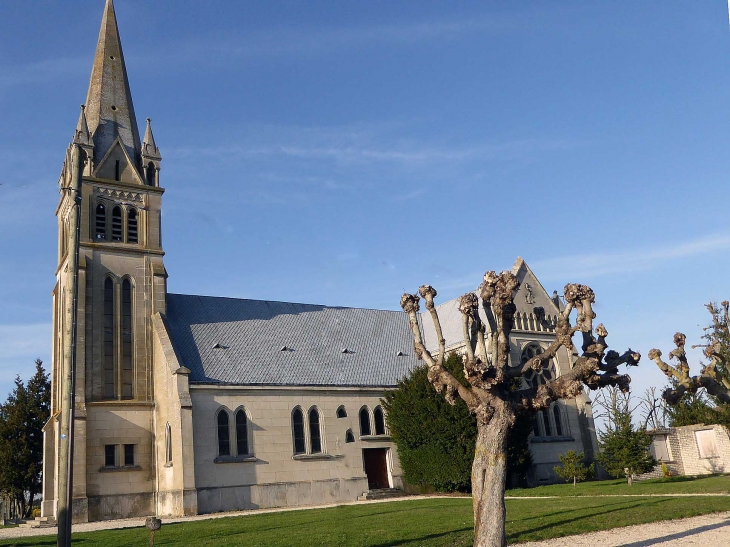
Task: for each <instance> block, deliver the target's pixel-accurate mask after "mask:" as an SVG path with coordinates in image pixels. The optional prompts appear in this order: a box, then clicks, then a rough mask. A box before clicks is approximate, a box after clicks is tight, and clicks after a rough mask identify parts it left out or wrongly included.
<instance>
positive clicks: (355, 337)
mask: <svg viewBox="0 0 730 547" xmlns="http://www.w3.org/2000/svg"><path fill="white" fill-rule="evenodd" d="M165 319H166V323H167V325H168V329H169V331H170V337H171V339H172V343H173V345H174V347H175V351H176V352H177V354H178V357H179V359H180V361H181V363H180V364H181V365H183V366H186V367H187V368H189V369H190V371H191V374H190V381H191V382H195V383H213V384H232V385H282V386H377V387H390V386H395V385H396V383H397V382H398V380H399V379H401V378H403V377H404V376H406V375H407V374H408V373H409V372H410V371H411V370H412V369H413V368H414V367H416V366H418V360H417V359H416V357H415V356H414V354H413V338H412V336H411V333H410V328H409V325H408V317H407V316H406V314H405V313H403V312H395V311H385V310H369V309H360V308H343V307H330V306H319V305H312V304H294V303H290V302H271V301H266V300H247V299H237V298H219V297H212V296H195V295H184V294H169V293H168V295H167V315H166V318H165ZM216 345H218V346H219V347H215V346H216ZM283 347H287V348H289V349H290V350H291V351H287V350H284V351H282V348H283ZM345 348H346V349H347V350H349V352H350V353H343V352H342V350H343V349H345ZM398 352H402V353H403V354H404V355H403V356H398Z"/></svg>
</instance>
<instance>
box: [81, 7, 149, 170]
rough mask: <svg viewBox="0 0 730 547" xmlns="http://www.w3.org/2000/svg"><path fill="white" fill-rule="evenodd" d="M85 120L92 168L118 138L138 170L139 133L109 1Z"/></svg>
mask: <svg viewBox="0 0 730 547" xmlns="http://www.w3.org/2000/svg"><path fill="white" fill-rule="evenodd" d="M86 120H87V122H88V129H89V130H90V131H91V134H92V135H93V139H94V164H98V162H99V161H100V160H101V159H102V158H103V157H104V156H105V154H106V153H107V152H109V149H110V148H111V147H112V145H113V144H114V141H115V140H116V139H117V137H118V138H119V139H120V141H121V143H122V145H123V146H124V147H125V149H126V152H127V154H128V155H129V157H130V158H131V160H132V161H133V162H134V164H135V165H134V167H135V168H137V169H138V168H139V164H140V151H141V150H140V149H141V146H140V143H139V130H138V129H137V119H136V118H135V115H134V106H133V105H132V94H131V92H130V90H129V80H128V79H127V68H126V66H125V64H124V55H123V53H122V43H121V41H120V39H119V29H118V28H117V17H116V14H115V13H114V2H113V1H112V0H106V6H105V7H104V15H103V17H102V20H101V30H100V31H99V41H98V43H97V45H96V54H95V56H94V66H93V68H92V70H91V81H90V82H89V92H88V94H87V96H86Z"/></svg>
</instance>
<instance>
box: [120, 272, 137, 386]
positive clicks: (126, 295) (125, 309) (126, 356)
mask: <svg viewBox="0 0 730 547" xmlns="http://www.w3.org/2000/svg"><path fill="white" fill-rule="evenodd" d="M133 379H134V363H133V360H132V282H131V281H129V279H125V280H124V281H122V399H131V398H132V397H133V396H134V393H133V390H132V385H133V383H134V382H133Z"/></svg>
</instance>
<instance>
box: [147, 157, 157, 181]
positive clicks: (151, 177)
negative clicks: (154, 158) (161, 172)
mask: <svg viewBox="0 0 730 547" xmlns="http://www.w3.org/2000/svg"><path fill="white" fill-rule="evenodd" d="M155 171H156V169H155V164H154V163H152V162H149V163H148V164H147V173H146V175H147V184H148V185H150V186H154V185H155Z"/></svg>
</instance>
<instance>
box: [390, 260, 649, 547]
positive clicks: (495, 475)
mask: <svg viewBox="0 0 730 547" xmlns="http://www.w3.org/2000/svg"><path fill="white" fill-rule="evenodd" d="M519 286H520V283H519V281H518V279H517V277H516V276H515V275H514V274H513V273H512V272H508V271H505V272H502V273H500V274H499V275H497V274H496V273H495V272H494V271H489V272H487V273H486V274H484V281H483V282H482V284H481V285H480V286H479V289H478V294H479V296H480V297H481V307H482V309H483V310H484V314H485V317H486V320H487V321H486V325H485V324H484V323H483V322H482V319H481V317H480V315H479V299H478V298H477V297H476V296H475V294H474V293H473V292H469V293H467V294H465V295H463V296H462V297H460V298H459V311H460V312H461V314H462V336H463V338H464V353H463V355H462V358H463V362H464V375H465V377H466V379H467V381H468V383H469V385H470V387H467V386H464V385H463V384H462V383H461V382H459V381H458V380H457V379H456V378H455V377H454V376H453V375H452V374H451V373H449V371H448V370H446V369H445V367H444V366H443V363H444V358H445V345H446V342H445V340H444V338H443V334H442V331H441V325H440V322H439V318H438V313H437V312H436V308H435V305H434V301H433V300H434V298H435V297H436V294H437V293H436V290H435V289H434V288H433V287H431V286H429V285H423V286H422V287H420V288H419V294H420V295H421V296H422V297H423V298H424V300H425V301H426V309H427V310H428V311H429V315H430V316H431V319H432V321H433V324H434V328H435V331H436V337H437V341H438V346H439V350H438V351H439V354H438V356H434V355H432V354H431V353H430V352H429V351H428V349H427V348H426V347H425V345H424V343H423V339H422V336H421V331H420V328H419V324H418V310H419V306H418V301H419V297H418V296H417V295H413V294H404V295H403V297H402V298H401V307H402V308H403V310H404V311H405V312H406V313H407V314H408V317H409V321H410V325H411V331H412V332H413V339H414V349H415V352H416V354H417V355H418V356H419V358H421V359H423V360H424V361H425V362H426V365H427V366H428V379H429V381H430V382H431V384H432V385H433V386H434V388H435V389H436V391H438V392H439V393H443V395H444V397H445V399H446V400H447V401H448V402H450V403H452V404H453V403H454V401H455V397H456V396H459V397H461V398H462V399H463V400H464V401H465V402H466V404H467V407H468V408H469V410H470V412H472V413H473V414H474V415H475V416H476V418H477V432H478V434H477V446H476V450H475V457H474V464H473V467H472V493H473V494H472V498H473V503H474V522H475V541H474V545H475V546H476V547H483V546H486V545H490V546H491V545H504V544H505V541H504V537H505V536H504V486H505V484H504V481H505V476H506V466H505V450H506V439H507V434H508V433H509V431H510V429H511V428H512V427H513V425H514V423H515V419H516V416H517V414H518V413H519V412H526V413H528V414H534V413H536V412H538V411H540V410H543V409H545V408H548V407H549V406H550V404H551V403H552V402H553V401H556V400H558V399H571V398H574V397H576V396H577V395H579V394H580V393H581V392H582V390H583V387H584V386H588V387H589V388H590V389H598V388H602V387H606V386H615V387H616V389H618V390H620V391H621V392H627V391H628V389H629V382H630V381H631V378H630V377H629V376H628V375H625V374H619V373H618V367H619V366H620V365H622V364H625V365H631V366H635V365H637V364H638V362H639V359H640V358H641V355H640V354H639V353H637V352H634V351H632V350H631V349H629V350H628V351H626V352H624V353H623V354H619V353H617V352H615V351H608V352H607V351H606V349H607V348H608V344H607V343H606V337H607V336H608V331H607V330H606V329H605V327H604V326H603V325H602V324H601V325H598V326H597V327H595V329H594V327H593V319H595V317H596V314H595V313H594V312H593V303H594V302H595V294H594V293H593V290H591V288H590V287H587V286H586V285H579V284H573V283H569V284H568V285H566V286H565V291H564V292H565V299H566V307H565V309H564V310H563V311H562V312H561V314H560V315H559V316H558V320H557V325H556V328H555V340H554V341H553V342H552V343H551V344H550V345H549V347H548V348H547V349H546V350H545V351H544V352H543V353H542V354H540V355H538V356H536V357H534V358H532V359H530V360H529V361H528V362H527V363H525V364H524V365H523V366H519V367H510V362H509V360H510V334H511V332H512V328H513V326H514V316H515V312H516V309H517V308H516V306H515V303H514V297H515V293H516V291H517V289H518V288H519ZM573 309H575V310H576V312H577V313H576V316H577V317H576V322H575V326H573V325H571V312H572V310H573ZM578 332H580V333H581V336H582V338H583V343H582V354H581V355H580V356H579V357H578V358H577V359H576V361H575V363H573V366H572V368H571V370H570V371H568V372H566V373H565V374H563V375H561V376H558V377H557V378H554V379H552V380H550V381H548V382H547V383H545V384H542V385H537V384H535V385H529V384H528V382H527V381H526V380H525V379H524V378H523V376H524V375H525V374H527V373H530V372H531V371H535V372H539V371H541V370H542V369H543V368H544V367H545V366H546V365H547V364H548V363H549V362H550V361H551V360H552V359H554V358H556V357H557V355H558V352H559V351H560V348H566V350H567V351H568V354H569V355H570V354H572V353H573V351H574V350H575V347H574V344H573V339H572V338H573V335H574V334H576V333H578ZM517 383H521V384H522V385H521V387H519V386H516V384H517ZM516 387H517V389H516Z"/></svg>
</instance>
